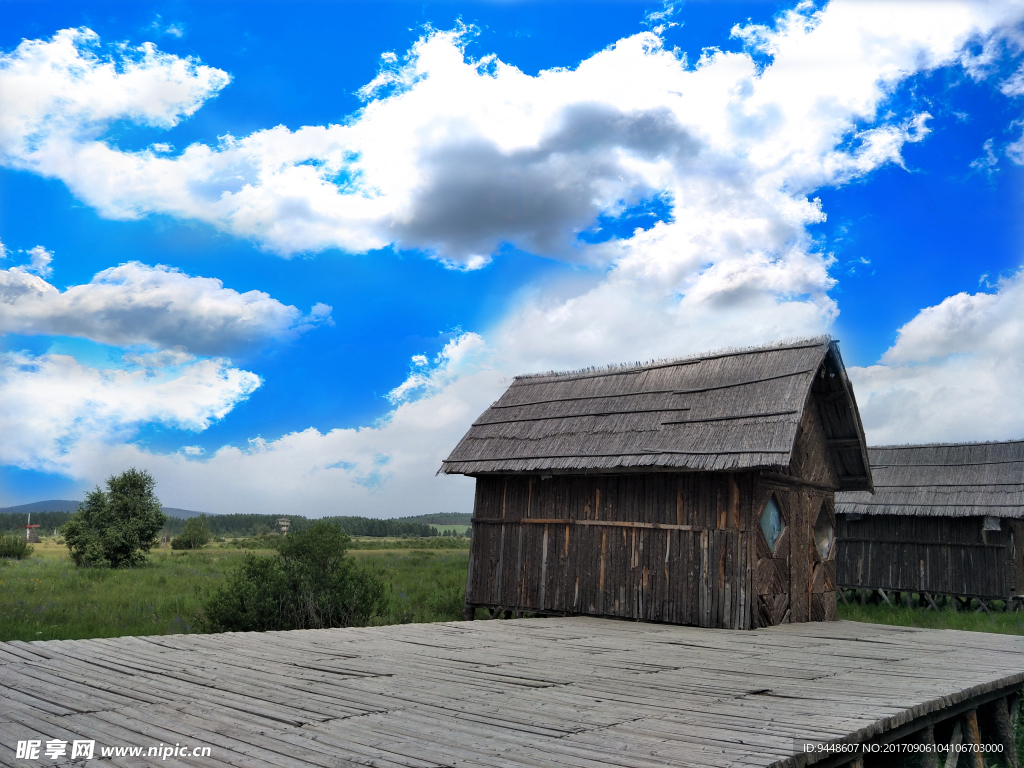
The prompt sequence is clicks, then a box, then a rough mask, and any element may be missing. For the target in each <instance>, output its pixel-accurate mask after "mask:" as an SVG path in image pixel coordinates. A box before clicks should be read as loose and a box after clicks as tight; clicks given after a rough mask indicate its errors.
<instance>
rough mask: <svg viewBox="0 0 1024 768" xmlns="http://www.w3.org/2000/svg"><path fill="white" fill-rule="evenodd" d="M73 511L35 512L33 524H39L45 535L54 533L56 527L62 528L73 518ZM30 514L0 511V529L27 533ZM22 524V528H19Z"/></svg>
mask: <svg viewBox="0 0 1024 768" xmlns="http://www.w3.org/2000/svg"><path fill="white" fill-rule="evenodd" d="M72 514H73V513H72V512H33V513H32V525H36V524H37V523H38V525H39V532H40V533H41V534H43V535H46V534H52V533H53V529H54V528H60V527H61V526H62V525H64V523H66V522H67V521H68V520H70V519H71V515H72ZM27 518H28V515H26V514H25V513H24V512H0V531H15V530H20V531H21V535H22V536H24V535H25V521H26V520H27ZM19 526H20V528H19Z"/></svg>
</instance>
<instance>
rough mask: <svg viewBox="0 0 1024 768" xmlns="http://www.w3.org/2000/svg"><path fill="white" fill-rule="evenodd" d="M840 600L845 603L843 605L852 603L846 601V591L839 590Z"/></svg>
mask: <svg viewBox="0 0 1024 768" xmlns="http://www.w3.org/2000/svg"><path fill="white" fill-rule="evenodd" d="M839 599H840V600H841V601H842V602H843V605H846V604H847V603H849V602H850V601H849V600H847V599H846V590H845V589H840V590H839Z"/></svg>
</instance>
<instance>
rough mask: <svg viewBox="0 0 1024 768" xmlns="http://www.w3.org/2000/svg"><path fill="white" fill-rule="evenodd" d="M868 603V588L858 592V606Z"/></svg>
mask: <svg viewBox="0 0 1024 768" xmlns="http://www.w3.org/2000/svg"><path fill="white" fill-rule="evenodd" d="M867 602H868V588H867V587H863V588H862V589H861V591H860V604H861V605H866V604H867Z"/></svg>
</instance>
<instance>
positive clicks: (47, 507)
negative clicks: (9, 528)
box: [0, 499, 217, 518]
mask: <svg viewBox="0 0 1024 768" xmlns="http://www.w3.org/2000/svg"><path fill="white" fill-rule="evenodd" d="M81 503H82V502H80V501H74V500H72V499H47V500H46V501H33V502H32V503H31V504H19V505H18V506H16V507H0V514H4V513H8V514H14V515H18V514H21V515H27V514H28V513H29V512H32V513H33V514H35V513H36V512H74V511H75V510H77V509H78V505H79V504H81ZM163 510H164V514H166V515H168V516H170V517H180V518H187V517H198V516H199V515H201V514H202V512H196V511H195V510H191V509H178V508H177V507H164V508H163ZM206 514H207V515H215V514H217V513H216V512H207V513H206Z"/></svg>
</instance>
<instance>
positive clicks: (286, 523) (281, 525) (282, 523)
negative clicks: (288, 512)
mask: <svg viewBox="0 0 1024 768" xmlns="http://www.w3.org/2000/svg"><path fill="white" fill-rule="evenodd" d="M291 525H292V521H291V518H289V517H279V518H278V519H277V528H278V530H280V531H281V535H282V536H287V535H288V529H289V528H290V527H291Z"/></svg>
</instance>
